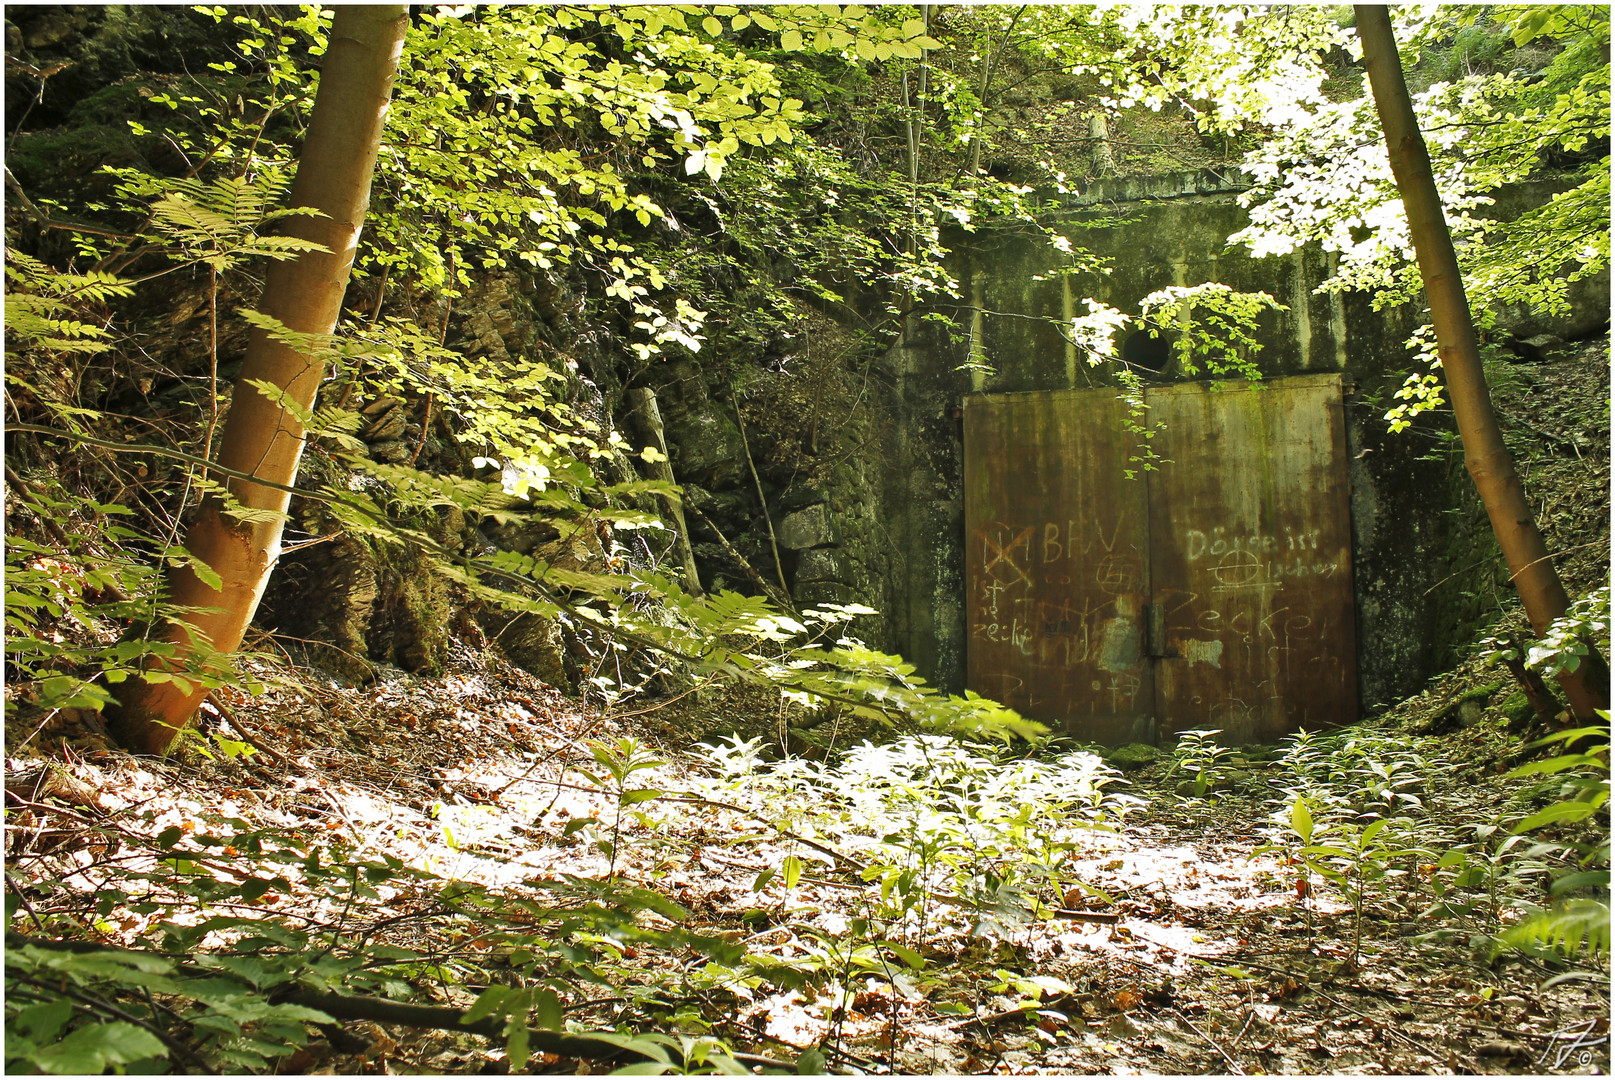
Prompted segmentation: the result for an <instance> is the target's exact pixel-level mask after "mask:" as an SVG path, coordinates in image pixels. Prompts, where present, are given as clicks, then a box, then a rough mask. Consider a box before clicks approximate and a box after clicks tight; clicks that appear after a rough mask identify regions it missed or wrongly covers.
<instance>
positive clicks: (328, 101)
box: [107, 4, 409, 754]
mask: <svg viewBox="0 0 1615 1080" xmlns="http://www.w3.org/2000/svg"><path fill="white" fill-rule="evenodd" d="M407 10H408V9H407V8H406V7H405V6H404V5H402V4H385V5H368V6H351V7H344V6H338V7H337V8H336V14H335V17H334V18H333V19H332V22H331V37H330V41H329V43H328V47H327V51H326V54H325V62H324V64H323V65H322V67H321V73H320V88H319V93H318V95H317V96H316V97H315V100H314V112H313V115H312V117H311V119H310V122H309V131H308V140H307V142H306V143H305V144H304V146H303V152H302V155H301V156H300V158H299V160H298V166H297V177H296V179H295V180H294V181H293V184H292V191H291V196H290V203H291V205H292V206H308V207H313V208H314V209H316V210H319V211H320V213H321V214H322V215H323V216H320V217H292V218H289V219H287V225H286V231H287V232H288V233H290V234H293V235H296V236H299V237H301V238H303V239H305V240H312V241H315V242H317V243H320V244H322V245H324V246H325V247H326V248H327V249H328V251H325V252H309V253H306V254H304V255H301V256H300V257H298V258H297V259H294V260H290V261H287V262H275V263H271V264H270V267H269V270H268V273H267V274H266V275H265V281H264V295H263V300H262V303H261V304H260V305H259V310H261V311H262V312H263V313H264V314H266V315H270V316H273V317H274V318H276V319H278V320H280V321H281V322H282V323H283V324H285V325H286V326H287V327H289V328H290V329H292V330H295V331H300V332H306V333H318V334H328V333H330V332H331V331H332V329H333V328H334V327H335V326H336V320H337V316H338V315H339V314H340V312H341V309H342V296H343V293H344V292H345V291H346V290H347V285H348V277H349V273H350V271H351V270H352V268H353V257H354V252H355V251H356V250H357V248H358V244H359V232H360V228H361V227H362V226H363V224H364V216H365V209H366V207H367V206H368V205H369V202H370V180H371V174H372V173H373V172H374V171H375V164H376V155H377V152H378V149H379V147H380V143H381V131H382V126H383V124H384V123H385V122H386V119H387V106H388V101H389V99H390V98H391V96H392V85H393V79H394V77H395V76H396V74H397V72H398V60H399V57H400V55H401V54H402V53H403V48H404V33H405V31H406V30H407V29H408V26H409V20H408V17H407ZM324 377H325V364H324V361H323V359H321V358H318V357H311V356H306V355H304V354H302V353H299V352H297V351H295V350H294V349H292V348H290V347H289V346H287V345H284V344H282V343H280V342H277V341H274V340H272V339H271V338H270V337H269V336H268V335H267V334H266V333H265V332H264V331H262V330H256V331H254V333H253V335H252V338H251V340H250V341H249V343H248V345H247V355H246V359H245V361H244V363H243V365H242V369H241V374H240V376H239V377H238V378H237V380H236V385H235V391H234V395H233V397H232V398H231V403H230V412H229V416H228V418H227V419H226V420H225V424H224V430H223V433H222V435H221V437H220V441H219V456H218V458H217V461H218V463H219V464H220V465H222V466H224V467H226V468H230V469H235V470H239V471H241V472H246V473H250V474H252V475H254V476H256V477H258V478H260V479H262V480H264V481H266V482H268V483H273V484H282V485H290V484H292V483H293V482H294V481H295V480H296V478H297V465H298V461H299V459H300V458H301V457H302V453H303V426H302V425H301V424H300V423H299V422H298V421H297V419H296V418H295V417H294V416H293V415H291V413H289V412H288V411H287V410H286V409H285V408H283V407H282V406H281V405H280V404H279V403H278V402H276V401H272V400H271V399H270V398H268V397H266V396H265V395H264V394H263V393H261V392H260V391H259V390H257V389H256V388H254V387H253V386H251V385H250V384H249V381H250V380H260V381H264V382H269V383H273V384H274V385H276V386H278V387H281V388H282V389H284V390H285V391H286V393H287V395H288V397H289V398H290V399H291V400H292V401H295V402H296V403H297V404H298V405H300V406H301V407H302V408H303V409H304V410H307V409H310V408H312V406H313V404H314V396H315V393H316V391H317V390H318V389H319V385H320V382H321V380H322V379H323V378H324ZM228 485H229V490H230V494H231V495H232V496H233V497H234V498H235V499H236V500H238V501H239V502H240V503H241V504H242V505H243V506H245V507H248V508H250V509H253V510H268V511H273V512H274V513H276V514H279V515H284V514H285V512H286V509H287V506H288V504H289V503H290V501H291V500H290V495H289V494H288V493H286V492H284V491H280V490H277V489H275V488H271V487H265V486H263V485H261V484H255V483H251V482H248V481H238V480H231V481H229V482H228ZM282 521H283V518H280V517H277V518H276V519H274V520H273V521H257V522H242V521H240V520H238V519H236V518H233V517H231V516H230V515H229V514H228V512H227V511H226V510H225V509H224V506H223V505H222V503H221V502H220V501H219V500H218V499H217V498H209V499H208V500H207V501H206V502H204V504H203V505H202V507H201V509H200V510H199V511H198V512H197V517H196V519H195V521H194V522H193V523H192V524H191V527H190V531H189V532H188V533H187V534H186V537H185V545H186V547H187V548H188V549H189V550H190V551H191V553H192V554H193V555H195V556H197V557H198V558H200V559H201V560H202V561H203V562H205V563H206V564H207V565H208V566H210V567H212V568H213V571H214V573H216V574H218V575H219V578H220V579H221V584H222V588H220V589H214V588H212V587H211V586H209V585H208V584H207V583H206V582H204V581H202V580H201V579H200V578H198V577H197V576H196V574H194V573H193V572H191V571H190V570H189V569H182V570H179V571H175V572H172V573H170V574H169V578H168V596H169V600H170V602H172V603H173V604H176V605H180V606H182V607H191V608H204V609H212V610H205V611H199V612H195V613H188V614H186V616H185V619H186V621H185V622H176V623H171V624H170V625H169V627H168V629H167V630H166V632H165V636H166V638H167V640H168V641H170V642H172V643H173V644H174V645H175V646H176V651H175V655H174V656H173V657H172V658H171V659H170V660H167V661H165V662H164V663H163V664H162V665H161V667H162V668H163V669H166V670H175V671H177V670H180V669H181V668H182V667H183V665H184V664H185V662H186V660H187V659H189V658H190V657H191V656H193V655H195V653H196V652H197V651H198V650H199V649H200V648H201V647H202V645H203V643H206V644H208V645H211V647H212V648H213V649H215V650H217V651H218V652H221V653H229V652H233V651H234V650H235V649H236V648H238V647H239V646H240V644H241V639H242V637H243V635H244V634H245V633H246V628H247V624H248V623H249V622H250V621H251V620H252V616H253V613H254V612H255V611H256V610H257V608H258V601H259V600H260V599H261V598H262V596H263V591H264V585H265V584H266V583H267V582H268V580H269V573H270V570H271V569H272V568H273V567H274V565H275V561H276V559H277V558H278V557H279V555H280V536H281V526H282ZM154 666H156V665H154ZM118 690H119V693H118V697H119V701H120V704H119V705H118V706H117V707H116V708H115V709H112V710H110V711H109V712H108V714H107V720H108V723H109V726H110V727H111V730H112V732H113V733H114V735H116V736H117V738H118V740H119V741H120V742H122V743H123V744H124V745H125V746H128V747H130V748H131V749H134V750H138V751H142V752H145V753H151V754H161V753H163V752H165V751H166V750H167V749H168V747H169V745H170V744H171V743H172V742H173V740H174V738H175V737H176V736H177V735H178V734H179V732H180V731H182V730H183V729H184V728H185V726H186V725H187V724H189V723H190V720H191V717H192V716H193V715H194V714H195V712H196V709H197V706H199V705H200V704H201V702H202V698H203V697H204V696H206V690H205V689H204V688H202V687H199V686H191V687H189V688H182V687H179V686H176V685H174V684H173V683H171V682H165V681H159V682H156V683H153V682H147V681H144V680H142V681H138V682H131V683H128V684H125V685H124V686H121V687H119V688H118Z"/></svg>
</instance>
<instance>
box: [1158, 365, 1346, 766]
mask: <svg viewBox="0 0 1615 1080" xmlns="http://www.w3.org/2000/svg"><path fill="white" fill-rule="evenodd" d="M1147 400H1148V401H1149V404H1150V413H1151V417H1152V419H1153V420H1155V421H1157V422H1158V423H1159V424H1160V425H1161V434H1160V435H1159V437H1158V438H1157V439H1156V444H1157V451H1158V452H1159V453H1160V454H1161V456H1162V457H1164V458H1167V459H1169V460H1168V463H1167V464H1164V465H1162V466H1161V468H1160V469H1159V470H1158V471H1156V472H1153V473H1151V474H1150V477H1149V484H1150V564H1151V568H1152V573H1153V575H1154V583H1155V592H1154V596H1153V599H1154V601H1155V603H1157V604H1160V605H1161V606H1162V609H1163V614H1164V622H1165V627H1164V629H1165V652H1166V653H1167V656H1166V657H1164V658H1162V659H1161V660H1159V661H1156V684H1157V693H1156V704H1157V720H1158V726H1159V733H1160V740H1161V742H1162V743H1163V744H1169V743H1171V742H1173V741H1175V733H1176V732H1178V731H1183V730H1187V729H1189V728H1206V727H1210V728H1221V729H1222V731H1223V736H1222V738H1223V741H1225V742H1232V743H1246V742H1273V741H1275V740H1276V739H1278V738H1279V736H1281V735H1283V734H1285V733H1286V732H1289V731H1294V730H1296V729H1297V728H1301V727H1305V728H1306V729H1308V730H1310V731H1316V730H1318V729H1319V728H1321V727H1331V726H1335V725H1338V724H1344V723H1350V722H1352V721H1355V720H1356V719H1357V663H1356V645H1357V638H1356V627H1355V619H1354V605H1353V596H1352V575H1351V504H1350V490H1349V481H1348V478H1347V477H1348V473H1347V469H1346V432H1345V422H1344V416H1343V412H1342V407H1341V388H1340V377H1339V376H1338V375H1304V376H1294V377H1291V378H1288V379H1278V380H1273V382H1272V383H1270V384H1256V385H1255V386H1250V385H1248V384H1243V383H1241V384H1229V386H1228V389H1226V390H1224V391H1223V392H1221V393H1218V392H1214V391H1208V390H1207V389H1205V388H1203V387H1199V386H1189V385H1179V386H1169V387H1162V388H1161V389H1159V390H1155V391H1152V392H1151V393H1150V394H1149V395H1148V398H1147ZM1173 654H1175V655H1173Z"/></svg>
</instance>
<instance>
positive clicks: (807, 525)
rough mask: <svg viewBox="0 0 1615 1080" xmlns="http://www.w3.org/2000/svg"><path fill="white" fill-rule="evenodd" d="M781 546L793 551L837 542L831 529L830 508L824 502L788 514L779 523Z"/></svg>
mask: <svg viewBox="0 0 1615 1080" xmlns="http://www.w3.org/2000/svg"><path fill="white" fill-rule="evenodd" d="M779 543H780V547H784V548H789V549H791V550H792V551H805V550H807V549H808V548H816V547H824V546H825V545H827V544H833V543H835V535H834V534H833V533H832V532H831V531H830V508H829V507H828V506H826V505H825V504H823V503H820V504H818V505H817V506H809V507H806V508H805V509H802V510H798V511H796V513H794V514H786V515H785V517H784V518H782V519H781V520H780V523H779Z"/></svg>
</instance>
